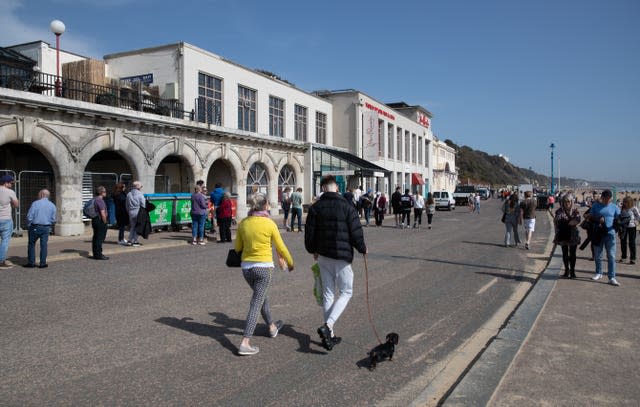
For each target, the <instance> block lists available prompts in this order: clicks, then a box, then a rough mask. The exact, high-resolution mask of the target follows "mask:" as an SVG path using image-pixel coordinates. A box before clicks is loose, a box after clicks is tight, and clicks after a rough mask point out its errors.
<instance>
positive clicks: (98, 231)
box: [91, 185, 109, 260]
mask: <svg viewBox="0 0 640 407" xmlns="http://www.w3.org/2000/svg"><path fill="white" fill-rule="evenodd" d="M106 196H107V189H106V188H105V187H103V186H102V185H100V186H99V187H98V188H96V196H95V200H94V202H93V204H94V205H95V211H96V213H97V214H98V216H96V217H95V218H92V219H91V227H92V228H93V237H92V238H91V251H92V252H93V259H94V260H109V258H108V257H107V256H105V255H104V254H102V244H103V243H104V240H105V239H106V238H107V228H108V227H109V225H108V223H107V204H106V202H105V201H104V198H105V197H106Z"/></svg>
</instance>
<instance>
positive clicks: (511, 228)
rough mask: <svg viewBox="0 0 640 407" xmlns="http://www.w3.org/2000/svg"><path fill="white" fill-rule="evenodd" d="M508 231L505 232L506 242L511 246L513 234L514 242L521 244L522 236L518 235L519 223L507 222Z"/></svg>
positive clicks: (506, 244)
mask: <svg viewBox="0 0 640 407" xmlns="http://www.w3.org/2000/svg"><path fill="white" fill-rule="evenodd" d="M504 226H505V227H506V232H505V234H504V244H505V246H509V245H510V244H511V235H513V242H514V244H516V245H518V244H520V236H518V223H517V222H509V221H507V222H505V224H504Z"/></svg>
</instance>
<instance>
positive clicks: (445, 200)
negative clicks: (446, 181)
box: [433, 191, 456, 211]
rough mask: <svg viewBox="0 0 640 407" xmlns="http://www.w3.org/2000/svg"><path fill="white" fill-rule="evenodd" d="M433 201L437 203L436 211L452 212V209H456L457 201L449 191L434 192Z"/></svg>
mask: <svg viewBox="0 0 640 407" xmlns="http://www.w3.org/2000/svg"><path fill="white" fill-rule="evenodd" d="M433 200H434V201H436V210H438V209H446V210H448V211H450V210H452V209H456V201H455V200H454V199H453V195H452V194H451V192H449V191H435V192H433Z"/></svg>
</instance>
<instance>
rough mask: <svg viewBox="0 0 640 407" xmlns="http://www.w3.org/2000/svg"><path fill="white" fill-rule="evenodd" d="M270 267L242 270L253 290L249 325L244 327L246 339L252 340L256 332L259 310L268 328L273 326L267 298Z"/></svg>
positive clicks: (248, 317) (248, 316)
mask: <svg viewBox="0 0 640 407" xmlns="http://www.w3.org/2000/svg"><path fill="white" fill-rule="evenodd" d="M272 270H273V268H270V267H253V268H250V269H242V276H243V277H244V279H245V280H246V281H247V283H248V284H249V287H251V289H252V290H253V295H252V296H251V303H250V305H249V313H248V314H247V323H246V325H245V327H244V334H243V336H244V337H245V338H251V337H252V336H253V331H255V330H256V324H257V323H258V310H260V313H261V314H262V318H263V319H264V322H266V323H267V326H269V325H271V312H270V311H269V299H268V298H267V289H268V288H269V282H270V281H271V271H272Z"/></svg>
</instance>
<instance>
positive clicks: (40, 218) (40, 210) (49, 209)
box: [24, 189, 56, 269]
mask: <svg viewBox="0 0 640 407" xmlns="http://www.w3.org/2000/svg"><path fill="white" fill-rule="evenodd" d="M50 196H51V193H50V192H49V190H47V189H41V190H40V192H38V199H37V200H36V201H34V202H33V203H32V204H31V207H30V208H29V211H28V212H27V229H28V231H29V244H28V246H27V264H25V265H24V267H27V268H33V267H35V266H36V242H37V241H38V239H40V265H39V266H38V267H39V268H41V269H43V268H46V267H49V265H48V264H47V247H48V242H49V234H50V233H51V226H53V224H54V223H56V206H55V205H54V204H53V202H51V201H50V200H49V197H50Z"/></svg>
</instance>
